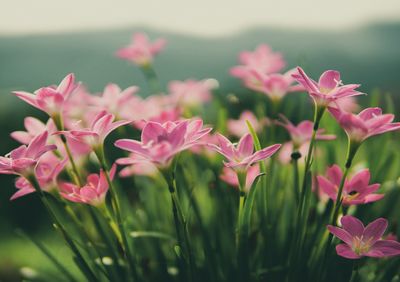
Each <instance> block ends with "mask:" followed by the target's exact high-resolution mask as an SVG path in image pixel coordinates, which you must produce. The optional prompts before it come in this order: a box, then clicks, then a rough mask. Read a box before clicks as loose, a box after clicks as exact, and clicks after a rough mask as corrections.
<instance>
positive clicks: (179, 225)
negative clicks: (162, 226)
mask: <svg viewBox="0 0 400 282" xmlns="http://www.w3.org/2000/svg"><path fill="white" fill-rule="evenodd" d="M162 173H163V176H164V178H165V180H166V182H167V184H168V190H169V192H170V195H171V201H172V213H173V216H174V223H175V229H176V235H177V239H178V244H179V247H180V249H181V250H183V252H184V254H183V255H184V260H185V264H187V266H188V269H189V273H188V280H189V281H193V273H194V260H193V253H192V248H191V245H190V241H189V231H188V226H187V222H186V219H185V216H184V214H183V211H182V207H181V205H180V202H179V198H178V195H177V194H176V190H177V189H176V180H175V174H174V172H173V170H172V169H167V170H163V171H162Z"/></svg>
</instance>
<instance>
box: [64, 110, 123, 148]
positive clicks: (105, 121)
mask: <svg viewBox="0 0 400 282" xmlns="http://www.w3.org/2000/svg"><path fill="white" fill-rule="evenodd" d="M114 119H115V117H114V115H113V114H108V113H107V112H106V111H101V112H100V113H98V114H97V115H96V117H95V118H94V120H93V122H92V125H91V126H90V128H85V129H82V130H70V131H62V132H59V133H62V134H64V135H65V136H67V137H69V138H72V139H75V140H77V141H79V142H82V143H85V144H87V145H89V146H91V147H92V148H96V147H98V146H101V145H102V144H103V143H104V140H105V139H106V137H107V136H108V135H109V134H110V133H111V132H112V131H113V130H115V129H117V128H118V127H120V126H123V125H126V124H128V123H130V121H124V120H121V121H116V122H114Z"/></svg>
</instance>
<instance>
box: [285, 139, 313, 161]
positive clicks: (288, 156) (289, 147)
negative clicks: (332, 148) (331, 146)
mask: <svg viewBox="0 0 400 282" xmlns="http://www.w3.org/2000/svg"><path fill="white" fill-rule="evenodd" d="M309 146H310V142H306V143H303V144H302V145H300V146H299V147H297V148H296V149H295V148H294V145H293V142H291V141H290V142H286V143H283V145H282V147H281V149H280V150H279V157H278V160H279V161H280V162H281V163H282V164H289V163H290V161H291V160H292V153H293V152H295V151H297V152H299V153H300V154H301V157H300V159H298V163H299V164H301V163H303V161H304V160H305V156H306V155H307V152H308V147H309ZM318 153H319V151H318V148H316V149H315V154H318Z"/></svg>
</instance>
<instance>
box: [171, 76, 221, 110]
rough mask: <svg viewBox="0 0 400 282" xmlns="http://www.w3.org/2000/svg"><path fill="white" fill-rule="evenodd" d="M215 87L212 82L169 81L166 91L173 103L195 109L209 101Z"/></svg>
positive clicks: (192, 80)
mask: <svg viewBox="0 0 400 282" xmlns="http://www.w3.org/2000/svg"><path fill="white" fill-rule="evenodd" d="M214 87H215V85H213V84H212V80H210V79H205V80H194V79H188V80H185V81H177V80H174V81H171V82H170V83H169V84H168V90H169V93H170V95H171V99H172V101H173V102H174V103H176V104H177V105H181V106H188V107H195V106H199V105H202V104H204V103H207V102H209V101H210V100H211V90H212V89H213V88H214Z"/></svg>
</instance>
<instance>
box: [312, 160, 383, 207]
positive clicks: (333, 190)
mask: <svg viewBox="0 0 400 282" xmlns="http://www.w3.org/2000/svg"><path fill="white" fill-rule="evenodd" d="M342 177H343V172H342V170H341V169H340V167H339V166H338V165H333V166H331V167H330V168H328V170H327V172H326V177H324V176H317V181H318V186H319V188H320V189H321V190H322V191H323V192H324V193H325V194H327V195H328V196H329V198H331V199H332V200H333V201H336V198H337V194H338V190H339V186H340V182H341V179H342ZM370 178H371V174H370V172H369V170H368V169H363V170H361V171H359V172H358V173H356V174H355V175H354V176H353V177H352V178H351V179H350V180H347V179H346V181H345V183H344V187H343V192H342V197H343V200H342V201H343V202H342V203H343V205H345V206H349V205H360V204H367V203H371V202H375V201H378V200H380V199H382V198H383V196H384V195H383V194H374V192H375V191H377V190H378V189H379V187H380V184H371V185H370V184H369V180H370Z"/></svg>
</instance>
